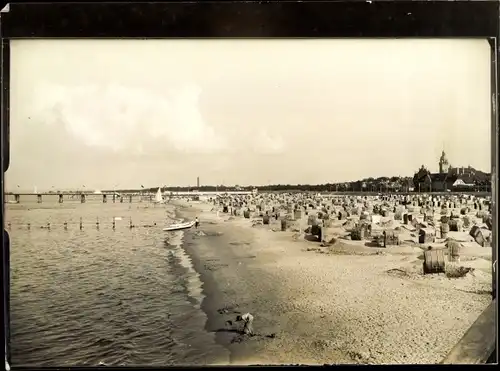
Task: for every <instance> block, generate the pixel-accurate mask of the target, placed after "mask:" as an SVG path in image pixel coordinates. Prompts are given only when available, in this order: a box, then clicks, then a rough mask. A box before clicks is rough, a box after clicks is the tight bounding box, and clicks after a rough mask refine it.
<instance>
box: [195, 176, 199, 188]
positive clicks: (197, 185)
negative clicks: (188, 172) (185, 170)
mask: <svg viewBox="0 0 500 371" xmlns="http://www.w3.org/2000/svg"><path fill="white" fill-rule="evenodd" d="M196 188H198V189H200V177H197V178H196Z"/></svg>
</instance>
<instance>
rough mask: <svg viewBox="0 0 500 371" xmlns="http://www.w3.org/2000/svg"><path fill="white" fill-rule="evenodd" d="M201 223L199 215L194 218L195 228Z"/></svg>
mask: <svg viewBox="0 0 500 371" xmlns="http://www.w3.org/2000/svg"><path fill="white" fill-rule="evenodd" d="M199 225H200V221H199V220H198V217H196V218H195V219H194V227H195V228H198V226H199Z"/></svg>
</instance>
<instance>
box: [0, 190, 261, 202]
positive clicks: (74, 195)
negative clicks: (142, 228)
mask: <svg viewBox="0 0 500 371" xmlns="http://www.w3.org/2000/svg"><path fill="white" fill-rule="evenodd" d="M226 194H231V195H250V194H252V192H249V191H229V192H165V193H164V194H163V197H164V198H167V199H168V198H180V197H216V196H218V195H226ZM35 197H36V201H37V202H38V203H42V202H43V199H44V197H45V198H47V197H50V198H51V199H54V198H55V197H57V200H58V202H59V203H61V204H62V203H64V201H65V200H67V199H69V200H71V201H73V202H74V201H75V199H77V200H80V203H82V204H84V203H86V202H87V199H88V198H91V199H93V200H95V199H96V198H101V199H102V203H107V202H108V200H109V201H111V202H112V203H116V202H119V203H124V202H127V203H132V202H153V201H154V198H155V194H154V193H151V192H148V193H146V192H143V193H137V192H136V193H117V192H102V193H82V192H40V193H23V192H6V193H5V194H4V202H5V203H8V204H19V203H21V201H22V200H23V199H24V200H26V198H31V199H33V198H35Z"/></svg>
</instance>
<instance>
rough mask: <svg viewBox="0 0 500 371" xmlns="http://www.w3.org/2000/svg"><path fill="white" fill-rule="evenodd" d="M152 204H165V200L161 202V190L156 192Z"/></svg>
mask: <svg viewBox="0 0 500 371" xmlns="http://www.w3.org/2000/svg"><path fill="white" fill-rule="evenodd" d="M153 203H154V204H164V203H165V200H163V196H162V194H161V188H158V191H157V192H156V195H155V198H154V200H153Z"/></svg>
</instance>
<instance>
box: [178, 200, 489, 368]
mask: <svg viewBox="0 0 500 371" xmlns="http://www.w3.org/2000/svg"><path fill="white" fill-rule="evenodd" d="M176 206H177V207H176V210H177V213H178V215H180V216H182V217H184V218H188V219H194V217H195V216H198V217H199V219H200V222H201V225H200V229H199V230H200V231H202V232H203V234H204V235H202V236H198V233H200V232H197V231H196V230H194V229H191V230H188V231H186V232H185V234H184V241H183V248H184V249H185V251H186V253H187V254H188V255H189V256H190V258H191V261H192V264H193V266H194V268H195V270H196V272H197V273H198V274H199V275H200V279H201V280H202V282H203V287H202V289H203V294H204V299H203V302H202V305H201V308H202V310H203V311H204V312H205V314H206V315H207V318H208V320H207V322H206V325H205V330H206V331H207V332H215V338H216V341H217V343H218V344H220V345H223V346H224V347H225V348H227V349H228V350H229V352H230V357H229V362H224V361H221V363H219V364H228V363H229V364H360V363H361V364H388V363H396V364H397V363H399V364H404V363H419V364H428V363H436V362H439V361H440V360H441V359H442V357H444V356H445V355H446V353H447V352H448V351H449V350H450V349H451V348H452V347H453V345H454V344H455V343H456V342H457V341H458V340H459V339H460V337H461V336H462V335H463V334H464V333H465V331H466V330H467V329H468V327H469V326H470V325H471V324H472V323H473V322H474V320H475V319H476V318H477V316H478V315H479V314H480V313H481V312H482V310H483V309H484V308H485V307H486V306H487V305H488V302H489V301H490V298H489V297H488V295H487V294H486V295H485V294H484V293H482V290H480V288H482V287H483V286H484V285H483V286H481V285H482V284H483V282H479V281H478V280H479V279H482V278H484V277H483V276H481V275H479V276H478V277H479V278H470V279H469V278H468V279H466V280H462V281H460V280H454V281H452V280H449V279H448V280H440V279H430V280H427V281H426V280H423V279H422V280H418V279H414V280H409V279H406V278H405V277H401V276H395V275H389V274H387V272H388V271H389V270H391V268H393V270H397V268H398V267H404V266H407V265H408V264H410V263H411V249H408V248H406V250H404V251H403V250H401V252H400V253H398V252H397V248H394V249H393V248H391V252H387V253H386V252H383V253H381V254H370V255H363V254H338V255H337V254H335V255H327V254H319V253H317V252H315V251H312V250H309V248H310V247H311V246H312V245H315V244H314V243H311V242H308V241H302V240H300V241H298V240H294V239H293V238H292V235H293V233H292V232H276V233H274V232H272V231H271V230H270V229H272V228H273V226H264V227H262V226H260V227H256V228H252V227H251V223H250V222H249V220H248V219H243V218H241V217H230V216H229V215H227V214H221V216H220V217H219V216H216V215H215V212H211V209H212V206H211V205H208V204H206V203H194V202H190V203H182V202H181V203H177V204H176ZM217 234H218V235H217ZM372 251H373V249H372ZM386 251H388V250H386ZM419 264H421V263H419ZM484 274H485V275H487V273H484ZM478 282H479V283H478ZM457 285H458V286H457ZM476 286H477V287H476ZM244 312H250V313H252V314H253V315H254V317H255V323H254V325H255V331H256V332H257V333H260V334H261V336H256V337H253V338H250V339H248V340H246V341H243V342H234V340H235V339H236V338H237V334H235V333H234V332H231V331H230V329H228V327H227V326H226V325H225V322H226V321H227V320H234V318H235V316H236V314H238V313H244ZM422 318H426V321H424V322H422ZM271 334H276V337H275V338H268V337H267V335H271Z"/></svg>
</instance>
